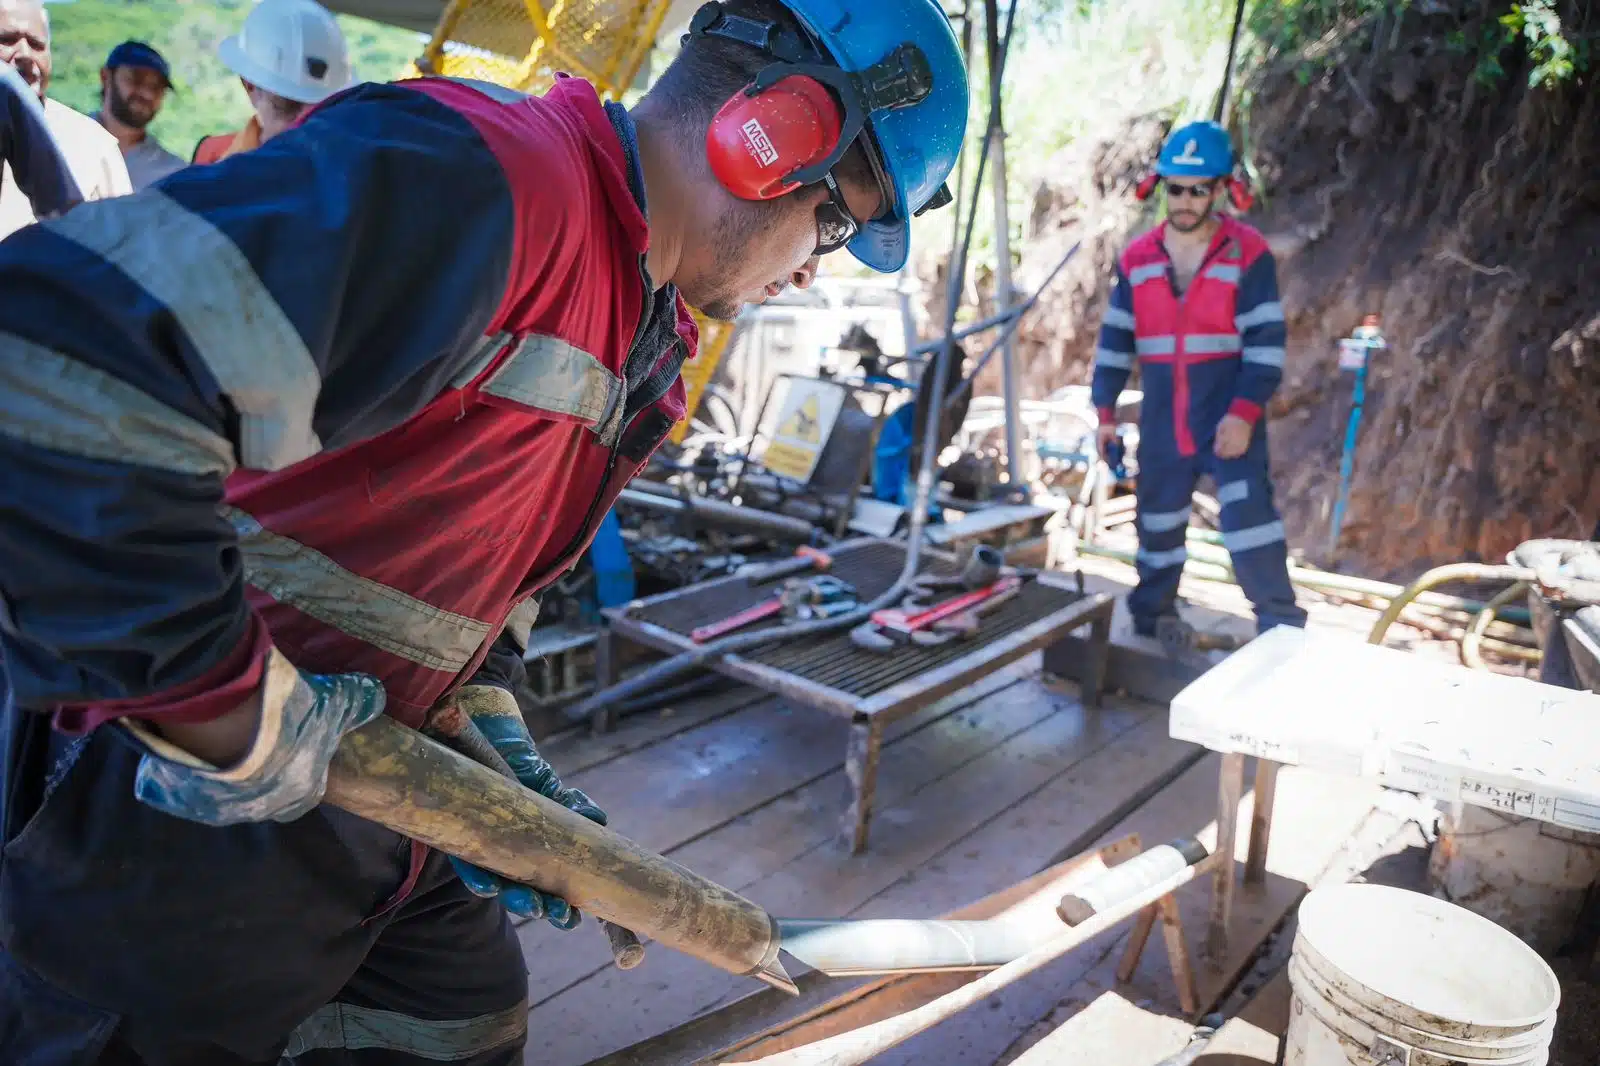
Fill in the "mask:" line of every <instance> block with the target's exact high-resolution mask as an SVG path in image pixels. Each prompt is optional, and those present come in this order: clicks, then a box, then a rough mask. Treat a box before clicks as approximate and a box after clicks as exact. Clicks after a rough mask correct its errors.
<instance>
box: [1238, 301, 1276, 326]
mask: <svg viewBox="0 0 1600 1066" xmlns="http://www.w3.org/2000/svg"><path fill="white" fill-rule="evenodd" d="M1282 321H1283V305H1282V304H1281V303H1279V302H1278V301H1276V300H1269V301H1267V302H1266V303H1264V304H1257V305H1256V306H1255V307H1253V308H1251V309H1250V310H1248V311H1246V312H1244V314H1242V315H1234V316H1233V324H1234V325H1235V326H1236V327H1238V330H1239V332H1240V333H1243V332H1244V331H1245V330H1247V329H1249V328H1250V327H1252V326H1265V325H1269V324H1271V323H1273V322H1282Z"/></svg>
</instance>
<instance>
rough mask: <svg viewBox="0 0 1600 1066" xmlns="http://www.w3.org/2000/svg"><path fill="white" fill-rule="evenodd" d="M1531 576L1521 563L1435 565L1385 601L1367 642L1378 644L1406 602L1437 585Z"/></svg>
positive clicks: (1522, 579) (1516, 579) (1486, 619)
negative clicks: (1508, 564) (1512, 564)
mask: <svg viewBox="0 0 1600 1066" xmlns="http://www.w3.org/2000/svg"><path fill="white" fill-rule="evenodd" d="M1534 577H1535V575H1534V572H1533V571H1532V570H1529V569H1528V568H1527V567H1523V566H1491V565H1488V564H1485V563H1450V564H1449V565H1447V566H1436V567H1434V568H1433V569H1432V570H1429V571H1428V572H1427V573H1425V574H1423V575H1422V576H1421V577H1419V578H1417V579H1416V580H1415V581H1413V582H1412V583H1411V584H1409V585H1407V586H1406V587H1405V588H1404V589H1402V590H1401V592H1400V594H1399V595H1398V596H1396V597H1394V598H1393V599H1391V600H1390V601H1389V606H1388V607H1386V608H1384V611H1383V614H1381V615H1379V616H1378V620H1377V621H1376V622H1374V623H1373V624H1372V632H1371V633H1369V634H1367V643H1368V644H1382V643H1383V637H1384V634H1386V633H1388V632H1389V627H1390V626H1392V625H1394V623H1395V621H1396V620H1397V619H1399V617H1400V612H1401V611H1403V610H1405V608H1406V604H1408V603H1410V602H1411V601H1412V600H1414V599H1416V598H1417V597H1418V596H1420V595H1422V594H1423V593H1424V592H1427V591H1428V590H1429V589H1432V588H1434V587H1436V586H1438V585H1448V584H1449V583H1450V582H1452V581H1532V580H1534ZM1502 595H1504V594H1503V593H1502ZM1497 599H1498V597H1497ZM1491 602H1493V601H1491ZM1502 606H1503V603H1502ZM1486 610H1487V609H1486ZM1487 613H1488V614H1489V618H1493V612H1487ZM1489 618H1485V619H1484V625H1485V626H1488V624H1489Z"/></svg>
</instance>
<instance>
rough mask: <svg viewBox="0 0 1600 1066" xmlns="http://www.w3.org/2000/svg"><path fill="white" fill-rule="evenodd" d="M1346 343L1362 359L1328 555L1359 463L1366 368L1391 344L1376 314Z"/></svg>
mask: <svg viewBox="0 0 1600 1066" xmlns="http://www.w3.org/2000/svg"><path fill="white" fill-rule="evenodd" d="M1343 344H1344V346H1346V348H1347V350H1348V349H1350V348H1354V347H1357V346H1359V347H1360V348H1361V349H1362V353H1361V362H1360V363H1359V364H1358V365H1357V366H1356V367H1355V374H1356V384H1355V390H1354V392H1353V393H1352V395H1351V398H1350V419H1349V421H1347V422H1346V423H1345V428H1344V454H1343V455H1342V456H1341V457H1340V458H1339V495H1338V497H1337V498H1336V499H1335V500H1334V502H1333V529H1332V531H1331V532H1330V533H1329V535H1328V552H1329V554H1332V553H1333V552H1334V551H1335V550H1336V549H1337V548H1338V546H1339V529H1340V527H1341V526H1343V525H1344V506H1345V500H1346V498H1347V497H1348V496H1349V493H1350V474H1351V472H1352V471H1353V470H1354V469H1355V464H1356V440H1357V438H1358V437H1359V436H1360V433H1361V409H1362V407H1364V406H1365V405H1366V402H1367V367H1368V366H1369V365H1370V364H1371V362H1372V353H1373V352H1375V351H1377V350H1378V349H1380V348H1385V347H1387V346H1388V345H1387V342H1386V341H1385V340H1384V339H1383V334H1382V333H1381V332H1379V330H1378V316H1377V315H1368V316H1367V318H1366V320H1365V321H1364V322H1363V323H1362V324H1361V326H1360V327H1359V328H1358V329H1357V330H1356V331H1355V333H1354V334H1353V335H1352V336H1351V338H1350V340H1348V341H1345V342H1343Z"/></svg>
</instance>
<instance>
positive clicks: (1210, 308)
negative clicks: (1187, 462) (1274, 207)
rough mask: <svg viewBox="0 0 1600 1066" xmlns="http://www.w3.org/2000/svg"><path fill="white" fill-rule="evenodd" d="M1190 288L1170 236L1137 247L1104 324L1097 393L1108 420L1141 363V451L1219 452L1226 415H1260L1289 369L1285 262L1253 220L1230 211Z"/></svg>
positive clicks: (1159, 233)
mask: <svg viewBox="0 0 1600 1066" xmlns="http://www.w3.org/2000/svg"><path fill="white" fill-rule="evenodd" d="M1221 223H1222V224H1221V226H1219V227H1218V229H1217V232H1216V235H1215V236H1214V237H1213V238H1212V241H1211V245H1210V247H1209V248H1208V249H1207V250H1206V254H1205V258H1204V260H1203V261H1202V262H1201V266H1200V269H1199V271H1198V272H1197V273H1196V275H1195V278H1194V280H1193V281H1192V282H1190V283H1189V288H1188V290H1187V291H1186V292H1184V293H1183V294H1181V295H1180V294H1179V293H1178V291H1177V287H1176V285H1175V284H1174V280H1173V271H1172V259H1171V257H1170V256H1168V255H1167V251H1166V247H1165V244H1164V243H1163V240H1162V238H1163V235H1164V234H1165V232H1166V224H1165V223H1163V224H1162V225H1161V226H1159V227H1157V228H1156V229H1154V230H1152V231H1151V232H1149V233H1146V234H1145V235H1144V236H1142V237H1140V238H1139V239H1138V240H1136V241H1134V242H1133V243H1132V244H1131V245H1129V246H1128V249H1127V251H1125V252H1124V253H1123V254H1122V258H1121V259H1120V260H1118V262H1117V276H1116V283H1115V285H1114V286H1113V288H1112V290H1111V301H1110V304H1109V306H1108V307H1107V308H1106V313H1105V319H1104V321H1103V322H1102V324H1101V327H1100V342H1099V346H1098V348H1097V349H1096V351H1095V358H1094V379H1093V385H1092V386H1091V389H1090V393H1091V397H1092V399H1093V402H1094V405H1095V407H1096V409H1097V410H1098V411H1099V413H1100V421H1101V422H1102V423H1108V422H1111V421H1114V419H1115V409H1116V403H1117V397H1118V396H1119V395H1120V394H1121V392H1122V389H1123V386H1125V385H1126V384H1127V382H1128V375H1129V373H1130V372H1131V371H1132V370H1133V367H1134V363H1135V361H1137V362H1138V366H1139V374H1140V380H1141V385H1142V388H1143V391H1144V399H1143V400H1142V401H1141V405H1140V419H1139V452H1140V455H1141V457H1142V458H1143V459H1144V460H1146V461H1148V460H1149V459H1150V458H1158V457H1160V456H1162V455H1179V456H1191V455H1194V454H1196V453H1197V452H1209V451H1210V450H1211V444H1212V438H1213V436H1214V434H1215V432H1216V428H1217V423H1218V422H1220V421H1221V420H1222V418H1223V416H1224V415H1227V414H1234V415H1238V416H1239V417H1240V418H1243V419H1245V420H1246V421H1247V422H1250V423H1252V424H1254V423H1256V422H1257V421H1258V420H1259V419H1260V417H1261V413H1262V410H1263V409H1264V408H1265V407H1266V404H1267V401H1268V400H1269V399H1271V397H1272V394H1273V392H1274V391H1275V390H1276V389H1277V387H1278V383H1279V382H1280V381H1281V380H1282V377H1283V356H1284V341H1285V337H1286V334H1285V327H1284V320H1283V305H1282V304H1281V303H1279V302H1278V278H1277V265H1276V264H1275V263H1274V262H1273V258H1272V253H1271V252H1270V251H1268V249H1267V242H1266V240H1265V239H1263V238H1262V236H1261V234H1260V233H1257V232H1256V231H1255V230H1254V229H1252V228H1251V227H1249V226H1247V225H1245V224H1244V223H1243V222H1240V221H1238V220H1237V219H1234V218H1230V217H1226V216H1224V217H1223V218H1222V220H1221Z"/></svg>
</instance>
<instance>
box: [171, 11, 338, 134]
mask: <svg viewBox="0 0 1600 1066" xmlns="http://www.w3.org/2000/svg"><path fill="white" fill-rule="evenodd" d="M217 55H218V56H219V57H221V59H222V62H223V63H224V64H226V65H227V67H228V69H229V70H231V71H233V72H234V73H235V74H237V75H239V80H240V81H241V82H243V83H244V91H245V93H246V95H248V96H249V97H250V106H251V107H253V108H254V109H255V114H254V115H253V116H251V118H250V121H249V122H248V123H247V124H246V125H245V127H244V129H242V130H239V131H237V132H234V133H217V134H213V135H212V136H210V137H205V138H202V139H201V141H200V143H199V144H198V145H196V146H195V150H194V162H196V163H215V162H216V161H217V160H219V159H225V158H227V157H228V156H230V155H234V154H236V153H238V152H248V151H250V150H251V149H253V148H258V147H260V146H261V144H262V142H264V141H269V140H271V139H272V138H273V137H276V136H277V135H278V134H280V133H282V132H283V131H284V130H286V129H288V128H289V127H290V126H292V125H294V123H295V122H296V121H297V120H298V119H299V118H300V116H301V114H303V113H304V112H305V111H306V109H307V108H309V107H310V106H311V105H313V104H318V103H321V102H322V101H323V100H326V99H327V98H328V97H329V96H332V95H333V94H334V93H336V92H338V91H339V90H340V89H343V88H344V87H345V86H347V85H349V84H350V55H349V50H348V49H347V48H346V47H345V42H344V34H343V33H341V32H340V30H339V23H338V21H337V20H336V19H335V18H334V17H333V15H332V14H331V13H330V12H329V11H328V9H327V8H325V7H323V6H322V5H321V4H318V3H316V2H315V0H261V2H260V3H258V4H257V5H256V6H255V8H254V9H253V10H252V11H251V12H250V14H249V15H248V16H246V18H245V20H244V25H243V26H241V27H239V32H238V33H236V34H234V35H233V36H231V37H228V38H226V39H224V40H223V42H222V44H221V45H219V46H218V47H217Z"/></svg>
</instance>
